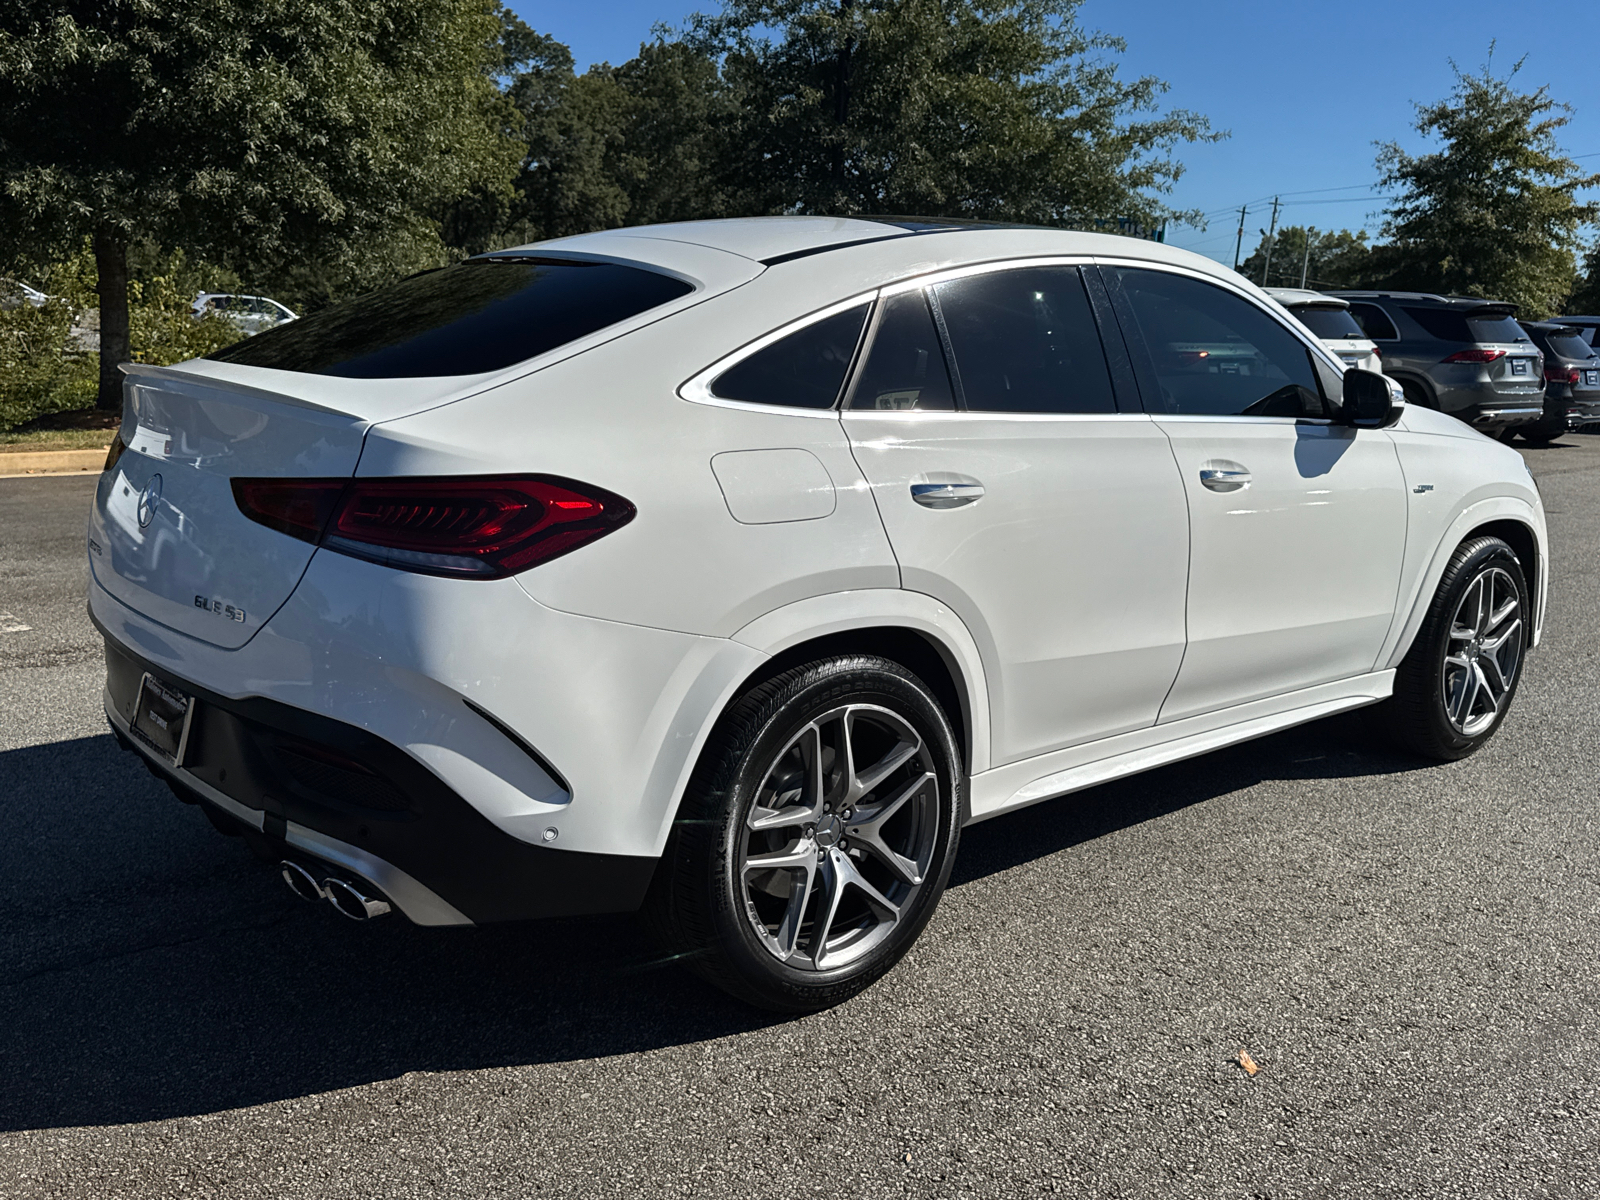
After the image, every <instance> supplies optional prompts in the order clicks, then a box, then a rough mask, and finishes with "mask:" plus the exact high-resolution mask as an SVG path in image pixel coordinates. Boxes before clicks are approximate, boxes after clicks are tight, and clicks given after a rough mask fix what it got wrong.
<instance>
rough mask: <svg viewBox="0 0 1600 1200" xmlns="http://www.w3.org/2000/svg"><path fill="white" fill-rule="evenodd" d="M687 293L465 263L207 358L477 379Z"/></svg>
mask: <svg viewBox="0 0 1600 1200" xmlns="http://www.w3.org/2000/svg"><path fill="white" fill-rule="evenodd" d="M693 290H694V289H693V288H692V287H691V285H689V284H688V283H685V282H684V281H683V280H681V279H675V278H673V277H672V276H670V275H663V274H661V273H660V272H659V271H652V270H648V269H646V268H644V267H633V266H623V265H622V264H620V263H600V262H584V261H578V260H572V259H558V258H524V257H508V258H497V259H484V258H475V259H468V260H467V261H466V262H462V263H457V264H456V265H455V266H453V267H444V268H442V269H440V270H437V271H428V272H425V273H423V274H421V275H413V276H412V277H411V278H410V279H403V280H401V281H400V282H399V283H396V284H391V285H390V286H389V287H386V288H380V289H378V290H377V291H375V292H369V293H368V294H367V295H365V296H359V297H357V298H356V299H354V300H349V301H346V302H345V303H343V304H337V305H335V306H334V307H332V308H329V309H324V310H323V311H322V312H318V313H312V314H311V315H310V316H308V317H301V318H300V319H299V320H297V321H289V322H286V323H284V324H282V325H278V326H275V327H274V328H272V329H269V330H267V331H266V332H264V333H259V334H257V335H256V336H255V337H253V338H247V339H246V340H245V341H242V342H235V343H234V344H233V345H231V346H229V347H227V348H225V349H223V350H218V351H217V352H215V353H214V354H211V355H209V356H208V357H210V358H213V359H216V360H219V361H221V362H233V363H242V364H244V365H246V366H252V367H274V368H276V369H278V370H280V371H300V372H304V373H306V374H311V375H335V376H341V377H343V378H346V379H399V378H418V377H427V376H436V375H477V374H482V373H483V372H486V371H499V370H502V369H504V368H505V367H509V366H513V365H515V364H516V363H519V362H524V361H526V360H527V359H530V358H534V357H536V356H537V355H540V354H543V353H545V352H546V351H549V350H554V349H556V348H557V347H558V346H564V345H566V344H567V343H568V342H574V341H577V340H578V339H579V338H581V337H586V336H588V335H589V334H591V333H596V332H598V331H600V330H602V329H605V328H606V327H607V326H610V325H615V324H616V323H617V322H619V321H625V320H627V319H628V318H629V317H632V316H637V315H638V314H639V313H642V312H645V311H647V310H648V309H652V308H655V307H657V306H658V305H662V304H665V303H667V302H668V301H669V300H676V299H677V298H678V297H680V296H684V295H687V294H688V293H689V292H691V291H693Z"/></svg>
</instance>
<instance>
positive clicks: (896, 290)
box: [879, 254, 1095, 300]
mask: <svg viewBox="0 0 1600 1200" xmlns="http://www.w3.org/2000/svg"><path fill="white" fill-rule="evenodd" d="M1094 263H1095V259H1094V258H1093V256H1091V255H1088V254H1037V255H1032V256H1030V257H1028V258H998V259H991V260H989V261H988V262H981V263H967V264H966V265H964V266H960V267H945V268H943V269H941V270H938V271H929V272H928V273H927V274H925V275H916V276H913V277H912V278H910V279H901V280H897V281H896V282H894V283H888V284H885V285H884V286H883V287H882V288H881V289H879V298H880V299H884V300H886V299H888V298H889V297H890V296H895V295H898V294H900V293H901V292H909V291H911V290H912V289H913V288H922V287H935V286H937V285H938V284H941V283H949V282H951V281H952V280H956V279H968V278H970V277H971V276H973V275H989V274H992V273H994V272H996V271H1020V270H1023V269H1025V268H1027V267H1087V266H1092V265H1094Z"/></svg>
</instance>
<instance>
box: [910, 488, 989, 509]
mask: <svg viewBox="0 0 1600 1200" xmlns="http://www.w3.org/2000/svg"><path fill="white" fill-rule="evenodd" d="M911 498H912V499H913V500H915V501H916V502H917V503H918V504H920V505H922V507H923V508H960V507H961V506H962V505H963V504H971V503H972V502H973V501H974V500H982V499H983V484H981V483H913V484H912V485H911Z"/></svg>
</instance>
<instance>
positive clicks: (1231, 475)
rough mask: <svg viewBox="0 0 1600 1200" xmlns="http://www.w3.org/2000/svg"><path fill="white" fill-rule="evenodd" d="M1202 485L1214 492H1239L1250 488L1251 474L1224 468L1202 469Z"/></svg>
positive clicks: (1240, 469) (1242, 470)
mask: <svg viewBox="0 0 1600 1200" xmlns="http://www.w3.org/2000/svg"><path fill="white" fill-rule="evenodd" d="M1200 483H1201V485H1202V486H1204V487H1208V488H1210V489H1211V490H1212V491H1213V492H1237V491H1238V490H1239V489H1240V488H1247V487H1249V486H1250V472H1249V471H1246V470H1244V469H1243V468H1239V469H1228V468H1223V467H1201V468H1200Z"/></svg>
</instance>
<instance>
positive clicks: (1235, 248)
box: [1233, 204, 1245, 271]
mask: <svg viewBox="0 0 1600 1200" xmlns="http://www.w3.org/2000/svg"><path fill="white" fill-rule="evenodd" d="M1244 213H1245V206H1244V205H1242V204H1241V205H1239V236H1238V237H1236V238H1234V239H1233V269H1234V270H1235V271H1237V270H1238V269H1239V248H1240V247H1241V246H1243V245H1244Z"/></svg>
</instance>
